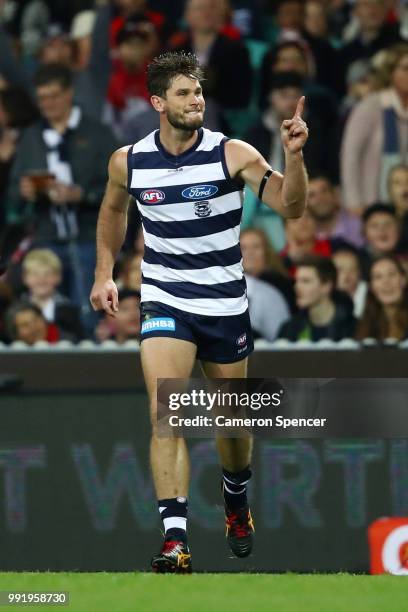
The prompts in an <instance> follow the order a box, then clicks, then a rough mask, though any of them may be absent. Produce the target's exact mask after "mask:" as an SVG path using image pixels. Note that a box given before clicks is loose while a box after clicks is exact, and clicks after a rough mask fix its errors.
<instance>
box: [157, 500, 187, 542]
mask: <svg viewBox="0 0 408 612" xmlns="http://www.w3.org/2000/svg"><path fill="white" fill-rule="evenodd" d="M158 505H159V512H160V517H161V519H162V521H163V526H164V532H165V538H166V540H181V541H182V542H186V541H187V531H186V530H187V506H188V502H187V498H186V497H172V498H169V499H159V500H158Z"/></svg>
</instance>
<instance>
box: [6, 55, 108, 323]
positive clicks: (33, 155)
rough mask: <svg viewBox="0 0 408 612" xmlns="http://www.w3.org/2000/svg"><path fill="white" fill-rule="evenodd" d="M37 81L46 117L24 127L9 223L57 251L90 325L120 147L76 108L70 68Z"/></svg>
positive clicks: (68, 287) (55, 68)
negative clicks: (103, 223)
mask: <svg viewBox="0 0 408 612" xmlns="http://www.w3.org/2000/svg"><path fill="white" fill-rule="evenodd" d="M35 83H36V95H37V100H38V105H39V108H40V111H41V116H42V118H41V120H40V121H38V122H36V123H34V124H33V125H32V126H30V127H29V128H27V130H26V131H25V132H24V133H23V135H22V138H21V141H20V143H19V146H18V148H17V153H16V157H15V160H14V163H13V167H12V171H11V180H10V186H9V190H8V194H7V206H8V210H7V220H8V222H9V223H10V224H12V223H19V222H20V223H21V222H24V223H25V224H26V226H27V229H30V231H31V232H32V233H33V238H34V241H35V245H36V246H38V247H40V246H41V247H47V248H51V250H53V251H55V252H56V253H57V255H58V256H59V257H60V258H61V260H62V262H63V266H64V293H66V294H67V295H69V297H70V298H71V299H72V300H73V301H74V302H75V303H77V304H78V305H80V306H81V312H82V314H83V316H84V322H85V324H89V325H91V324H92V321H93V319H94V317H93V316H92V314H93V313H91V312H90V308H89V301H88V294H89V291H90V288H91V284H92V277H93V272H94V267H95V228H96V221H97V216H98V209H99V205H100V202H101V199H102V196H103V193H104V190H105V185H106V172H107V165H108V161H109V157H110V155H111V154H112V152H113V151H114V150H115V149H116V148H117V144H116V141H115V140H114V138H113V136H112V134H111V132H110V130H109V129H108V128H107V127H106V126H103V125H102V124H100V123H99V122H97V121H94V120H93V119H91V118H89V117H87V116H86V115H85V114H84V113H83V112H82V111H81V109H80V108H79V107H78V106H76V105H74V103H73V97H74V91H73V81H72V73H71V71H70V70H69V69H68V68H66V67H64V66H60V65H55V64H50V65H46V66H43V67H42V68H40V70H39V71H38V73H37V75H36V78H35ZM85 319H86V320H85Z"/></svg>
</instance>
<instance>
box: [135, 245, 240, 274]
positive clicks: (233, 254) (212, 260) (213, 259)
mask: <svg viewBox="0 0 408 612" xmlns="http://www.w3.org/2000/svg"><path fill="white" fill-rule="evenodd" d="M241 259H242V255H241V249H240V247H239V244H236V245H235V246H233V247H230V248H229V249H223V250H222V251H209V252H208V253H198V254H197V255H190V254H189V253H183V254H182V255H169V254H168V253H159V252H158V251H155V250H154V249H151V248H150V247H148V246H146V245H145V249H144V255H143V261H145V262H146V263H148V264H156V265H159V266H165V267H166V268H173V269H174V270H200V269H202V268H211V267H213V266H233V265H234V264H237V263H239V262H240V261H241Z"/></svg>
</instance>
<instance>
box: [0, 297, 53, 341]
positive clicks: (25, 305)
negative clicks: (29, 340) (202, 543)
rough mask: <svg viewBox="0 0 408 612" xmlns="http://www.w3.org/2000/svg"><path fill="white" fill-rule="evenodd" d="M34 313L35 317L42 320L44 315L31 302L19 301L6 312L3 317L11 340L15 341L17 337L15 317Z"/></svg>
mask: <svg viewBox="0 0 408 612" xmlns="http://www.w3.org/2000/svg"><path fill="white" fill-rule="evenodd" d="M27 310H29V311H30V312H34V313H35V314H36V315H37V316H39V317H41V318H42V319H44V315H43V313H42V311H41V308H39V307H38V306H37V305H36V304H32V303H31V302H28V301H25V300H21V301H20V302H16V303H14V304H12V305H11V306H10V308H9V309H8V310H7V312H6V316H5V327H6V331H7V335H8V336H9V337H10V339H11V340H15V339H16V337H17V329H16V317H17V315H19V314H20V313H21V312H27Z"/></svg>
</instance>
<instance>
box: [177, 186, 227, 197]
mask: <svg viewBox="0 0 408 612" xmlns="http://www.w3.org/2000/svg"><path fill="white" fill-rule="evenodd" d="M217 191H218V187H216V186H215V185H194V186H193V187H187V189H184V190H183V191H182V192H181V195H182V196H183V198H186V199H187V200H200V199H204V198H211V196H213V195H215V194H216V193H217Z"/></svg>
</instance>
